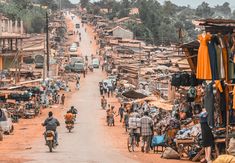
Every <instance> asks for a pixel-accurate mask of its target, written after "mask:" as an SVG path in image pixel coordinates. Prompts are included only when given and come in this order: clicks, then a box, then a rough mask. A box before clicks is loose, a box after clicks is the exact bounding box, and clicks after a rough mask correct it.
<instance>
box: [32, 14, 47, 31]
mask: <svg viewBox="0 0 235 163" xmlns="http://www.w3.org/2000/svg"><path fill="white" fill-rule="evenodd" d="M45 24H46V22H45V19H44V18H43V17H41V16H35V17H34V18H33V19H32V23H31V25H32V29H33V32H35V33H41V32H42V31H43V29H44V27H45Z"/></svg>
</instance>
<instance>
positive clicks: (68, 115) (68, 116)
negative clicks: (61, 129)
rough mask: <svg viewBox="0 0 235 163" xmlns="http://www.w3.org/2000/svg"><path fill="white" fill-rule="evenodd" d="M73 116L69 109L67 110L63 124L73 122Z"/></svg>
mask: <svg viewBox="0 0 235 163" xmlns="http://www.w3.org/2000/svg"><path fill="white" fill-rule="evenodd" d="M74 117H75V115H74V114H73V113H72V112H71V111H67V113H66V114H65V116H64V119H65V124H74Z"/></svg>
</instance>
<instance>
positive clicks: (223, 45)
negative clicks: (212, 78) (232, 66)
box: [218, 35, 229, 81]
mask: <svg viewBox="0 0 235 163" xmlns="http://www.w3.org/2000/svg"><path fill="white" fill-rule="evenodd" d="M218 38H219V42H220V46H221V49H222V55H223V64H224V70H225V80H226V81H228V80H229V76H228V53H227V49H226V46H225V42H224V40H223V38H222V36H221V35H218Z"/></svg>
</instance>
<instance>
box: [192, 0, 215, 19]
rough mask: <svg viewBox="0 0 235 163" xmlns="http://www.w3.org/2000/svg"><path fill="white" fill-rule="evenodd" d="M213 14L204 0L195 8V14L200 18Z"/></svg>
mask: <svg viewBox="0 0 235 163" xmlns="http://www.w3.org/2000/svg"><path fill="white" fill-rule="evenodd" d="M213 14H214V12H213V11H212V9H211V8H210V6H209V4H208V3H206V2H202V4H201V5H199V6H198V7H197V9H196V15H197V16H199V17H201V18H209V17H211V16H212V15H213Z"/></svg>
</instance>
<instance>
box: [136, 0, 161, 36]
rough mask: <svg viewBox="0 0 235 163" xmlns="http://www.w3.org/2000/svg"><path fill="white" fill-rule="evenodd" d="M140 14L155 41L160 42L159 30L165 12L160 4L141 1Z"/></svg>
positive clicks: (152, 0) (151, 0) (153, 1)
mask: <svg viewBox="0 0 235 163" xmlns="http://www.w3.org/2000/svg"><path fill="white" fill-rule="evenodd" d="M139 12H140V19H141V21H142V22H143V24H144V25H145V26H146V28H148V29H149V30H150V31H151V33H152V35H153V37H154V40H155V41H156V40H158V39H159V30H158V28H159V26H160V25H161V21H162V20H163V12H162V7H161V5H160V3H159V2H157V1H155V0H148V1H147V0H141V1H140V2H139Z"/></svg>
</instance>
